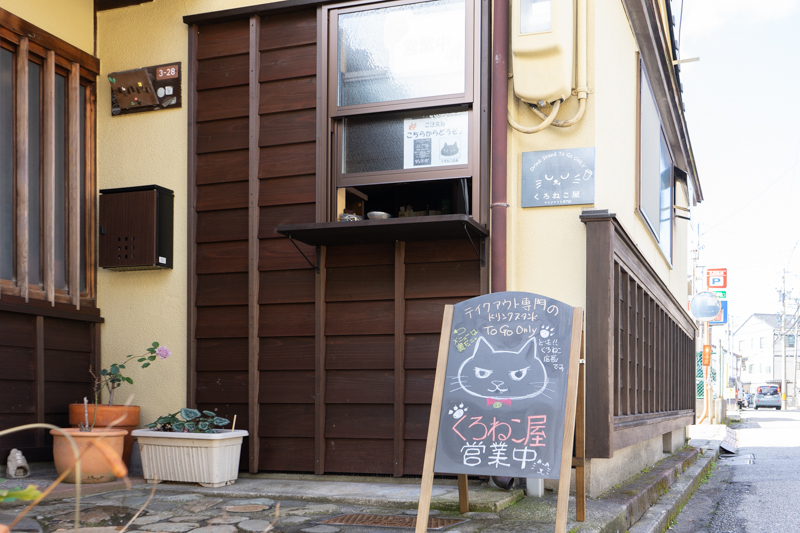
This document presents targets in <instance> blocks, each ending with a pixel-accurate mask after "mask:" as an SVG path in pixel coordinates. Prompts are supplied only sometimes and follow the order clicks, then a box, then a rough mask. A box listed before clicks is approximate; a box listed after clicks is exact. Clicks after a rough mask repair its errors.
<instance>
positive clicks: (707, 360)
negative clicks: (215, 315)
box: [703, 344, 711, 366]
mask: <svg viewBox="0 0 800 533" xmlns="http://www.w3.org/2000/svg"><path fill="white" fill-rule="evenodd" d="M710 364H711V345H709V344H706V345H704V346H703V366H709V365H710Z"/></svg>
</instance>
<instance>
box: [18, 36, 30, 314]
mask: <svg viewBox="0 0 800 533" xmlns="http://www.w3.org/2000/svg"><path fill="white" fill-rule="evenodd" d="M14 67H15V68H14V70H15V75H16V86H15V90H16V107H15V117H14V118H15V122H14V139H15V146H14V150H15V151H14V158H15V163H16V164H15V169H16V173H15V181H16V183H15V185H16V187H15V189H16V193H17V194H16V209H17V213H16V215H17V216H16V222H17V231H16V244H17V286H18V287H19V290H20V296H22V297H23V298H25V301H26V302H27V301H28V134H29V133H28V38H27V37H23V38H21V39H20V40H19V46H18V47H17V57H16V64H15V66H14Z"/></svg>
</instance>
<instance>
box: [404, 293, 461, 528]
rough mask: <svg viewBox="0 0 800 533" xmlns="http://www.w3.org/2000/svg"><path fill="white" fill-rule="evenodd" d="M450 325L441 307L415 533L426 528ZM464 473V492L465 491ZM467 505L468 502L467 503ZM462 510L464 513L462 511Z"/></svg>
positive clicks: (448, 309) (449, 307) (450, 310)
mask: <svg viewBox="0 0 800 533" xmlns="http://www.w3.org/2000/svg"><path fill="white" fill-rule="evenodd" d="M452 328H453V306H452V305H445V306H444V317H443V318H442V336H441V337H440V338H439V357H438V359H437V361H436V377H435V378H434V381H433V399H432V400H431V418H430V421H429V422H428V440H427V441H426V443H425V460H424V462H423V466H422V485H421V487H420V490H419V505H418V506H417V524H416V529H415V533H425V532H426V531H427V530H428V515H429V513H430V507H431V491H432V490H433V463H434V461H435V460H436V445H437V444H438V442H439V420H440V416H441V411H442V396H443V395H444V380H445V376H446V375H447V352H448V350H449V347H450V331H451V330H452ZM466 478H467V476H466V475H464V493H466ZM458 491H459V502H461V476H459V478H458ZM467 505H469V503H467ZM461 512H464V511H463V510H462V511H461Z"/></svg>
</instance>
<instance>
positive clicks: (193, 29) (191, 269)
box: [186, 26, 198, 407]
mask: <svg viewBox="0 0 800 533" xmlns="http://www.w3.org/2000/svg"><path fill="white" fill-rule="evenodd" d="M197 34H198V28H197V26H190V27H189V60H188V64H189V68H188V72H189V76H188V78H189V79H188V82H189V87H188V90H187V94H188V100H189V103H188V105H189V112H188V114H187V115H188V119H187V122H188V123H187V127H188V130H189V133H188V135H189V147H188V148H189V149H188V150H187V164H186V181H187V183H186V190H187V194H186V203H187V206H186V217H187V220H186V250H187V252H188V254H187V255H188V257H187V258H186V265H187V269H188V272H187V276H186V293H187V298H186V315H187V316H186V323H187V328H186V353H187V354H188V364H187V365H186V405H189V406H191V407H197V339H196V334H197V306H196V305H195V304H196V302H197V238H196V236H197V210H196V209H195V208H196V205H197V183H196V176H197V122H196V116H197Z"/></svg>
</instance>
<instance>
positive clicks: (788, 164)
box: [672, 0, 800, 328]
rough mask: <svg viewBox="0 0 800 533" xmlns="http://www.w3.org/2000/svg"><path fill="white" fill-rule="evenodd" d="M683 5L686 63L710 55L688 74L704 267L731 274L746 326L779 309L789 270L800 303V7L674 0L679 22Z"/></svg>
mask: <svg viewBox="0 0 800 533" xmlns="http://www.w3.org/2000/svg"><path fill="white" fill-rule="evenodd" d="M682 1H683V2H685V6H684V7H683V29H682V30H681V31H680V39H681V43H680V55H681V57H682V58H683V59H687V58H691V57H698V56H699V57H700V61H699V62H696V63H688V64H683V65H682V66H681V81H682V82H683V88H684V93H683V98H684V101H685V104H686V120H687V123H688V127H689V135H690V138H691V141H692V146H693V149H694V153H695V158H696V160H697V168H698V175H699V177H700V183H701V186H702V189H703V193H704V195H705V201H704V202H703V203H701V204H700V205H699V206H698V207H697V208H696V209H695V210H694V213H693V215H692V216H693V222H692V225H693V231H694V233H695V237H696V235H697V231H698V226H699V233H700V246H701V251H700V259H699V262H698V264H699V265H702V266H706V267H709V268H727V269H728V300H729V304H728V309H729V314H730V316H731V317H732V319H733V327H734V328H736V327H738V326H739V325H741V324H742V322H743V321H744V320H745V319H746V318H747V317H749V316H750V315H751V314H753V313H776V312H778V311H779V309H780V304H779V300H778V293H777V290H776V289H777V288H778V287H780V285H781V275H782V271H783V269H784V268H785V269H786V271H787V275H786V286H787V290H791V289H794V290H792V294H791V296H792V297H793V298H798V297H800V245H798V242H800V206H799V205H798V204H799V203H800V96H798V95H800V29H798V28H800V0H761V1H758V2H757V1H753V0H672V9H673V14H674V15H675V19H676V24H677V23H679V21H680V18H681V2H682ZM677 27H679V26H676V28H677ZM794 308H795V305H794V304H792V305H791V309H792V311H793V310H794ZM787 311H788V308H787Z"/></svg>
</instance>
